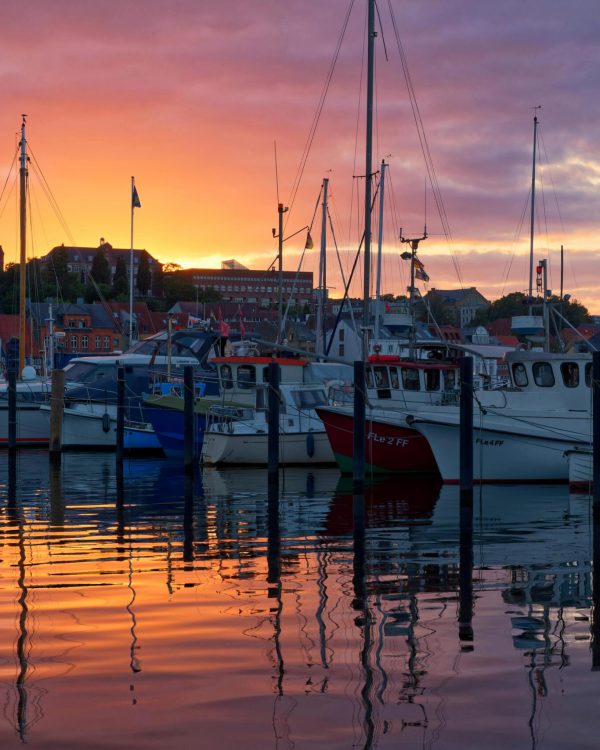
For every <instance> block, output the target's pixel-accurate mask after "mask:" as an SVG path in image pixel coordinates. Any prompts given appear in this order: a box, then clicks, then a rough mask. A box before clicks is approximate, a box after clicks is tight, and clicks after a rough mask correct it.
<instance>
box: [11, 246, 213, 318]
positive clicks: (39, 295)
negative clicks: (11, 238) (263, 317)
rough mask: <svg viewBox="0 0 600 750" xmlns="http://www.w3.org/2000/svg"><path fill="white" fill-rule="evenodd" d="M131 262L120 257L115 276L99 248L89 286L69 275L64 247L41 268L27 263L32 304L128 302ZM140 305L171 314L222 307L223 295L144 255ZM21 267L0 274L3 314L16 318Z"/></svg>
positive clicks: (35, 262) (138, 280) (138, 279)
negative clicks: (182, 304) (176, 309)
mask: <svg viewBox="0 0 600 750" xmlns="http://www.w3.org/2000/svg"><path fill="white" fill-rule="evenodd" d="M127 268H128V258H126V257H125V255H119V256H118V257H117V261H116V265H115V271H114V273H112V272H111V268H110V263H109V260H108V256H107V253H106V251H105V250H104V249H103V248H102V247H100V248H99V249H98V250H97V251H96V253H95V255H94V259H93V261H92V267H91V270H90V273H89V275H88V277H87V278H86V280H85V281H82V279H81V275H80V274H79V273H75V272H72V271H70V270H69V256H68V252H67V250H66V249H65V248H62V247H59V248H56V249H55V250H53V251H52V253H51V255H50V258H49V260H48V261H46V263H44V264H42V263H41V262H40V261H39V260H38V259H37V258H36V259H33V260H30V261H28V262H27V265H26V270H25V279H26V281H25V284H26V296H27V298H28V299H29V300H31V302H45V301H46V300H48V299H52V300H54V301H56V302H59V303H61V302H77V300H79V299H83V300H84V301H85V302H99V301H100V300H101V299H104V300H107V301H111V300H114V301H116V302H127V301H129V276H128V273H127ZM135 281H136V287H137V290H138V295H137V297H136V299H137V300H139V301H143V302H146V303H147V304H148V307H150V309H152V310H161V311H162V310H167V309H169V308H170V307H171V306H172V305H173V304H175V302H179V301H189V302H192V301H193V302H195V301H198V302H199V303H204V302H219V301H221V299H222V296H221V294H220V292H218V291H216V290H215V289H212V288H209V289H206V290H204V289H197V288H196V287H195V286H194V285H193V284H192V283H191V282H190V281H188V279H187V278H186V277H185V272H183V271H182V270H181V269H180V268H179V267H178V266H175V265H174V264H167V265H166V266H164V267H162V266H160V265H159V264H157V265H155V267H154V269H151V268H150V263H149V256H148V253H147V252H146V251H142V253H141V254H140V260H139V263H138V269H137V273H136V279H135ZM19 284H20V266H19V264H18V263H9V264H7V266H6V268H5V269H4V270H3V271H2V272H0V312H2V313H9V314H10V313H12V314H16V313H17V312H18V309H19V288H20V287H19Z"/></svg>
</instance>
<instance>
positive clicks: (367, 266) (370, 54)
mask: <svg viewBox="0 0 600 750" xmlns="http://www.w3.org/2000/svg"><path fill="white" fill-rule="evenodd" d="M374 68H375V0H369V13H368V32H367V127H366V144H365V255H364V273H363V276H364V291H363V314H362V318H363V338H362V357H363V361H366V359H367V355H368V353H369V320H370V304H369V302H370V299H369V294H370V287H371V274H370V270H371V172H372V170H373V166H372V165H373V80H374Z"/></svg>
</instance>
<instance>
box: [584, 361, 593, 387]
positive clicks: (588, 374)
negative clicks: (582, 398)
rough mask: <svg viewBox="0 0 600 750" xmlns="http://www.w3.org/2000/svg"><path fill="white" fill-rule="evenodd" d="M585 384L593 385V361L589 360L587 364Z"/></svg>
mask: <svg viewBox="0 0 600 750" xmlns="http://www.w3.org/2000/svg"><path fill="white" fill-rule="evenodd" d="M585 384H586V385H587V387H588V388H591V387H592V363H591V362H588V363H587V365H586V366H585Z"/></svg>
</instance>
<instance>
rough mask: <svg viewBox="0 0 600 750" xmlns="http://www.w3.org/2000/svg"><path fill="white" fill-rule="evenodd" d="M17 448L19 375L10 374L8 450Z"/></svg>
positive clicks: (10, 371)
mask: <svg viewBox="0 0 600 750" xmlns="http://www.w3.org/2000/svg"><path fill="white" fill-rule="evenodd" d="M16 447H17V373H16V372H15V371H14V370H9V372H8V448H9V450H12V451H14V450H15V449H16Z"/></svg>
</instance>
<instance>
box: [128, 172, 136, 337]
mask: <svg viewBox="0 0 600 750" xmlns="http://www.w3.org/2000/svg"><path fill="white" fill-rule="evenodd" d="M134 208H135V178H134V177H132V178H131V243H130V250H129V346H131V345H132V344H133V211H134Z"/></svg>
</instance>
